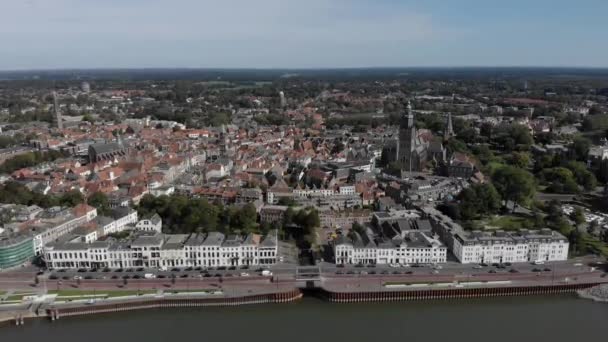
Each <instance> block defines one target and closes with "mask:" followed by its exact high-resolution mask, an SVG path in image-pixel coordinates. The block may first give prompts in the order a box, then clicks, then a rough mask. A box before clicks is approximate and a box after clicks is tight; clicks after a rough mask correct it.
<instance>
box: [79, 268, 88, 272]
mask: <svg viewBox="0 0 608 342" xmlns="http://www.w3.org/2000/svg"><path fill="white" fill-rule="evenodd" d="M86 271H87V270H86V269H85V268H81V269H79V270H78V272H79V273H84V272H86Z"/></svg>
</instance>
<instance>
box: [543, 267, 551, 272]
mask: <svg viewBox="0 0 608 342" xmlns="http://www.w3.org/2000/svg"><path fill="white" fill-rule="evenodd" d="M543 271H545V272H551V269H550V268H549V267H546V268H545V269H543Z"/></svg>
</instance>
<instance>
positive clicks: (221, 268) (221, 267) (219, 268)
mask: <svg viewBox="0 0 608 342" xmlns="http://www.w3.org/2000/svg"><path fill="white" fill-rule="evenodd" d="M217 270H218V271H225V270H226V266H220V267H218V268H217Z"/></svg>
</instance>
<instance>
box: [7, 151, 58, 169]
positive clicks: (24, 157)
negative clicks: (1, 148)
mask: <svg viewBox="0 0 608 342" xmlns="http://www.w3.org/2000/svg"><path fill="white" fill-rule="evenodd" d="M66 156H67V154H66V153H64V152H60V151H54V150H49V151H47V152H39V151H36V152H28V153H24V154H20V155H17V156H14V157H12V158H9V159H7V160H6V161H5V162H4V163H3V164H2V165H1V166H0V173H11V172H14V171H17V170H19V169H22V168H25V167H32V166H36V165H38V164H41V163H45V162H52V161H54V160H57V159H59V158H64V157H66Z"/></svg>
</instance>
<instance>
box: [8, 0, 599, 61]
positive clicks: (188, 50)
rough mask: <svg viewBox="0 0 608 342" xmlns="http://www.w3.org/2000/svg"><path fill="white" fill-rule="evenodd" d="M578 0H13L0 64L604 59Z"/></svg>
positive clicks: (594, 5)
mask: <svg viewBox="0 0 608 342" xmlns="http://www.w3.org/2000/svg"><path fill="white" fill-rule="evenodd" d="M606 10H608V3H606V2H602V1H596V0H582V1H579V2H577V3H573V2H570V1H562V0H555V1H549V0H536V1H534V2H533V3H532V4H530V3H529V1H524V0H513V1H510V2H508V3H505V2H499V1H491V0H487V1H481V0H463V1H459V2H458V4H449V5H446V4H444V3H443V2H441V1H438V0H431V1H425V2H424V4H420V3H419V2H415V1H399V0H377V1H369V0H307V1H298V0H257V1H250V0H224V1H221V0H202V1H195V0H173V1H165V0H122V1H119V0H23V1H4V2H3V3H1V4H0V11H1V12H2V13H5V14H7V15H5V17H4V18H3V20H2V21H0V42H1V43H2V45H3V47H4V49H3V50H4V51H3V53H2V54H0V70H18V69H88V68H289V69H293V68H313V69H314V68H353V67H434V66H439V67H461V66H464V67H467V66H573V67H606V66H608V62H607V61H608V48H607V47H605V46H603V45H604V44H602V42H603V37H602V36H603V32H606V30H607V29H608V24H607V23H605V21H604V20H603V18H602V13H605V12H606Z"/></svg>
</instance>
